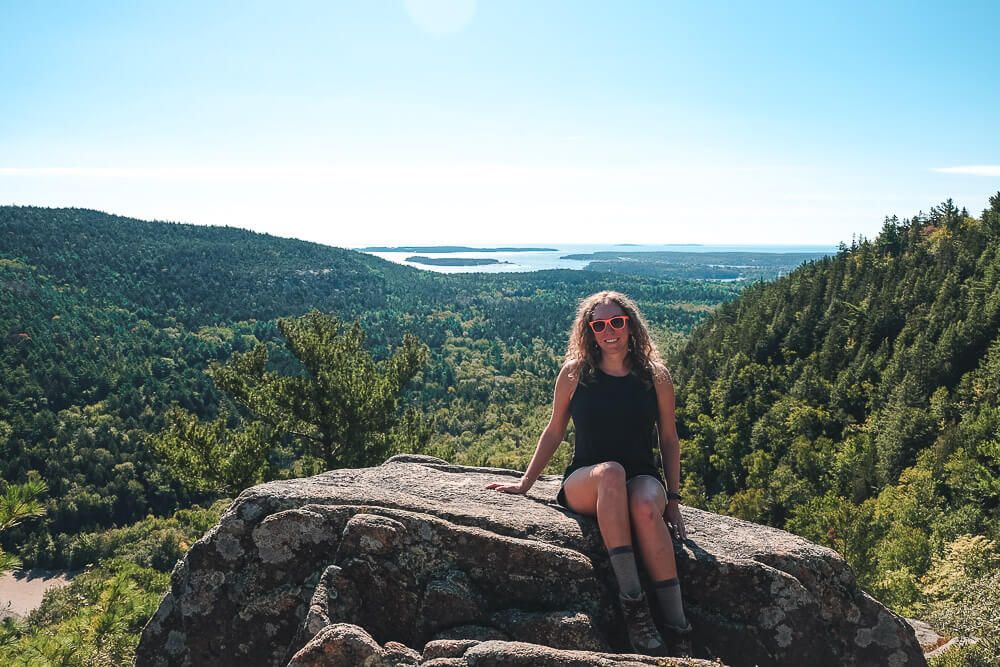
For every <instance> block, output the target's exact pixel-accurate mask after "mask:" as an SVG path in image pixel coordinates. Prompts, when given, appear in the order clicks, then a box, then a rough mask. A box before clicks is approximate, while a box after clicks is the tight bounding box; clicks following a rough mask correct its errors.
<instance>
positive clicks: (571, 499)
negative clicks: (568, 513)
mask: <svg viewBox="0 0 1000 667" xmlns="http://www.w3.org/2000/svg"><path fill="white" fill-rule="evenodd" d="M563 492H564V493H565V494H566V504H567V505H568V506H569V508H570V509H571V510H573V511H574V512H576V513H578V514H586V515H589V516H596V517H597V525H598V527H599V528H600V529H601V537H602V538H603V540H604V546H605V547H606V548H607V549H608V554H609V556H610V559H611V569H612V570H614V573H615V578H616V579H617V580H618V591H619V594H620V598H621V605H622V614H623V616H624V618H625V624H626V626H627V628H628V636H629V642H630V643H631V645H632V649H633V650H634V651H637V652H641V653H648V654H650V655H664V654H665V646H664V643H663V638H662V637H661V636H660V633H659V631H658V630H657V629H656V626H655V625H654V623H653V619H652V617H651V616H650V613H649V605H648V604H647V602H646V598H645V596H644V595H643V594H642V584H641V583H640V581H639V572H638V569H637V568H636V562H635V555H634V554H633V553H632V525H631V522H630V520H629V505H628V487H627V486H626V482H625V469H624V468H623V467H622V466H621V464H619V463H615V462H612V461H608V462H605V463H599V464H597V465H595V466H590V467H587V468H581V469H579V470H576V471H574V472H573V474H572V475H570V476H569V477H568V478H566V481H565V482H563Z"/></svg>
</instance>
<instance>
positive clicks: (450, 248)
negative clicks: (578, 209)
mask: <svg viewBox="0 0 1000 667" xmlns="http://www.w3.org/2000/svg"><path fill="white" fill-rule="evenodd" d="M357 250H358V251H360V252H558V251H559V248H470V247H468V246H461V245H425V246H420V245H401V246H380V245H373V246H367V247H365V248H357Z"/></svg>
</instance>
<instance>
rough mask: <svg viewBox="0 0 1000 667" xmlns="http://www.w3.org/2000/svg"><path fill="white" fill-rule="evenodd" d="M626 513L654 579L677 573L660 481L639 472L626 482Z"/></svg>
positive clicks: (645, 562)
mask: <svg viewBox="0 0 1000 667" xmlns="http://www.w3.org/2000/svg"><path fill="white" fill-rule="evenodd" d="M628 504H629V517H630V519H631V522H632V528H633V529H634V530H635V537H636V539H637V540H638V542H639V553H640V554H642V562H643V563H644V564H645V566H646V570H647V571H648V572H649V576H650V578H652V580H653V581H663V580H665V579H673V578H674V577H676V576H677V563H676V561H675V560H674V543H673V540H672V539H671V537H670V530H669V529H668V528H667V522H666V521H664V520H663V512H664V510H666V508H667V495H666V493H665V492H664V490H663V485H662V484H660V482H659V481H658V480H657V479H656V478H655V477H652V476H650V475H639V476H638V477H633V478H632V479H631V480H629V482H628Z"/></svg>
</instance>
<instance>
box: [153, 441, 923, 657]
mask: <svg viewBox="0 0 1000 667" xmlns="http://www.w3.org/2000/svg"><path fill="white" fill-rule="evenodd" d="M519 475H520V473H517V472H515V471H511V470H500V469H493V468H469V467H462V466H455V465H450V464H448V463H446V462H444V461H441V460H439V459H432V458H429V457H419V456H398V457H393V458H392V459H390V460H389V461H387V462H386V463H385V464H383V465H381V466H378V467H375V468H365V469H359V470H336V471H331V472H328V473H324V474H322V475H317V476H315V477H311V478H308V479H298V480H289V481H282V482H270V483H268V484H262V485H260V486H256V487H254V488H251V489H247V490H246V491H244V492H243V493H242V494H241V495H240V496H239V498H237V499H236V501H235V502H234V503H233V505H232V506H231V507H230V508H229V509H228V510H227V511H226V513H225V514H224V515H223V516H222V518H221V519H220V521H219V523H218V525H216V526H215V527H214V528H212V529H211V530H210V531H209V532H208V533H207V534H206V535H205V536H204V537H203V538H202V539H201V540H199V541H198V542H197V543H196V544H195V545H194V546H192V547H191V549H190V551H188V553H187V555H186V556H185V558H184V559H183V560H182V561H181V562H180V563H178V565H177V567H176V568H175V569H174V572H173V575H172V581H171V590H170V592H169V593H167V595H166V596H165V597H164V599H163V602H162V603H161V605H160V608H159V610H158V611H157V612H156V614H155V615H154V617H153V618H152V619H151V620H150V621H149V623H148V624H147V625H146V628H145V629H144V631H143V634H142V639H141V642H140V644H139V648H138V650H137V653H136V664H137V665H140V666H145V665H150V666H155V667H160V666H163V667H166V666H172V665H178V666H180V665H192V666H200V665H213V666H215V665H218V666H225V665H238V666H239V667H252V666H255V665H278V666H284V665H289V666H297V667H305V666H307V665H317V666H318V665H372V666H376V667H377V666H379V665H385V666H387V667H388V666H389V665H426V666H427V667H443V666H445V665H453V666H459V665H468V666H472V665H476V666H485V665H580V666H583V665H623V664H633V665H639V664H675V665H699V664H705V663H703V661H702V660H701V659H710V660H716V661H721V662H722V663H724V664H727V665H733V666H740V665H804V664H808V665H890V666H900V665H907V666H912V665H925V664H926V662H925V660H924V657H923V654H922V653H921V649H920V645H919V644H918V643H917V640H916V638H915V636H914V632H913V630H912V628H911V627H910V626H909V625H908V624H907V623H906V622H904V621H903V619H901V618H900V617H898V616H896V615H895V614H893V613H892V612H890V611H889V610H888V609H886V608H885V607H883V606H882V605H881V604H879V603H878V602H877V601H876V600H874V599H873V598H872V597H870V596H869V595H868V594H867V593H865V592H864V591H862V590H861V589H860V588H859V587H858V585H857V582H856V581H855V579H854V575H853V574H852V573H851V571H850V569H849V568H848V567H847V565H846V563H845V562H844V561H843V559H842V558H841V557H840V556H838V555H837V554H836V553H835V552H834V551H832V550H830V549H827V548H824V547H820V546H817V545H815V544H812V543H811V542H808V541H806V540H803V539H801V538H799V537H796V536H794V535H792V534H790V533H786V532H784V531H781V530H776V529H773V528H768V527H765V526H760V525H756V524H752V523H748V522H745V521H740V520H737V519H732V518H729V517H724V516H720V515H716V514H711V513H709V512H704V511H701V510H697V509H693V508H684V509H683V513H684V519H685V522H686V523H687V527H688V538H687V539H686V540H685V541H684V542H683V543H679V544H677V545H676V547H675V553H676V556H677V562H678V571H679V576H680V579H681V582H682V586H683V591H684V598H685V606H686V609H687V612H688V616H689V618H690V619H691V622H692V625H693V626H694V628H695V629H694V633H693V634H692V635H691V636H690V637H689V638H688V639H686V640H685V642H684V644H683V645H682V644H675V643H673V642H671V647H672V648H673V649H674V651H675V652H676V653H677V655H678V656H679V657H678V658H676V659H671V660H669V661H665V660H663V659H661V660H660V661H657V660H656V659H653V658H648V657H642V656H635V655H626V654H623V651H624V650H625V647H626V638H625V630H624V628H623V627H622V622H621V617H620V614H619V612H618V608H617V604H616V603H615V602H616V589H615V585H614V580H613V576H612V574H611V571H610V567H609V563H608V558H607V553H606V551H605V550H604V548H603V546H602V544H601V540H600V534H599V532H598V530H597V525H596V523H595V522H594V521H593V520H592V519H589V518H587V517H582V516H578V515H575V514H573V513H571V512H568V511H566V510H565V509H563V508H560V507H559V506H558V505H556V504H555V502H554V500H555V495H556V492H557V491H558V488H559V479H558V478H556V477H542V478H541V479H539V480H538V482H537V483H536V484H535V486H534V487H533V488H532V490H531V492H530V493H529V494H528V495H527V496H513V495H504V494H499V493H496V492H494V491H489V490H487V489H486V488H485V487H486V485H487V484H488V483H490V482H494V481H506V480H507V479H510V478H516V477H518V476H519ZM681 656H685V657H681ZM715 664H718V662H716V663H715Z"/></svg>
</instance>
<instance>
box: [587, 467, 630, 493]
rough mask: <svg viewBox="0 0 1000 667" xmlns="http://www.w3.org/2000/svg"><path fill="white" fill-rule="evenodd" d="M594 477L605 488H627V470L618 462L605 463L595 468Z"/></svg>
mask: <svg viewBox="0 0 1000 667" xmlns="http://www.w3.org/2000/svg"><path fill="white" fill-rule="evenodd" d="M594 476H595V477H597V481H598V484H599V485H600V486H601V487H603V488H616V489H617V488H622V489H624V488H625V468H624V467H623V466H622V464H620V463H618V462H617V461H605V462H604V463H598V464H597V465H596V466H594Z"/></svg>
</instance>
